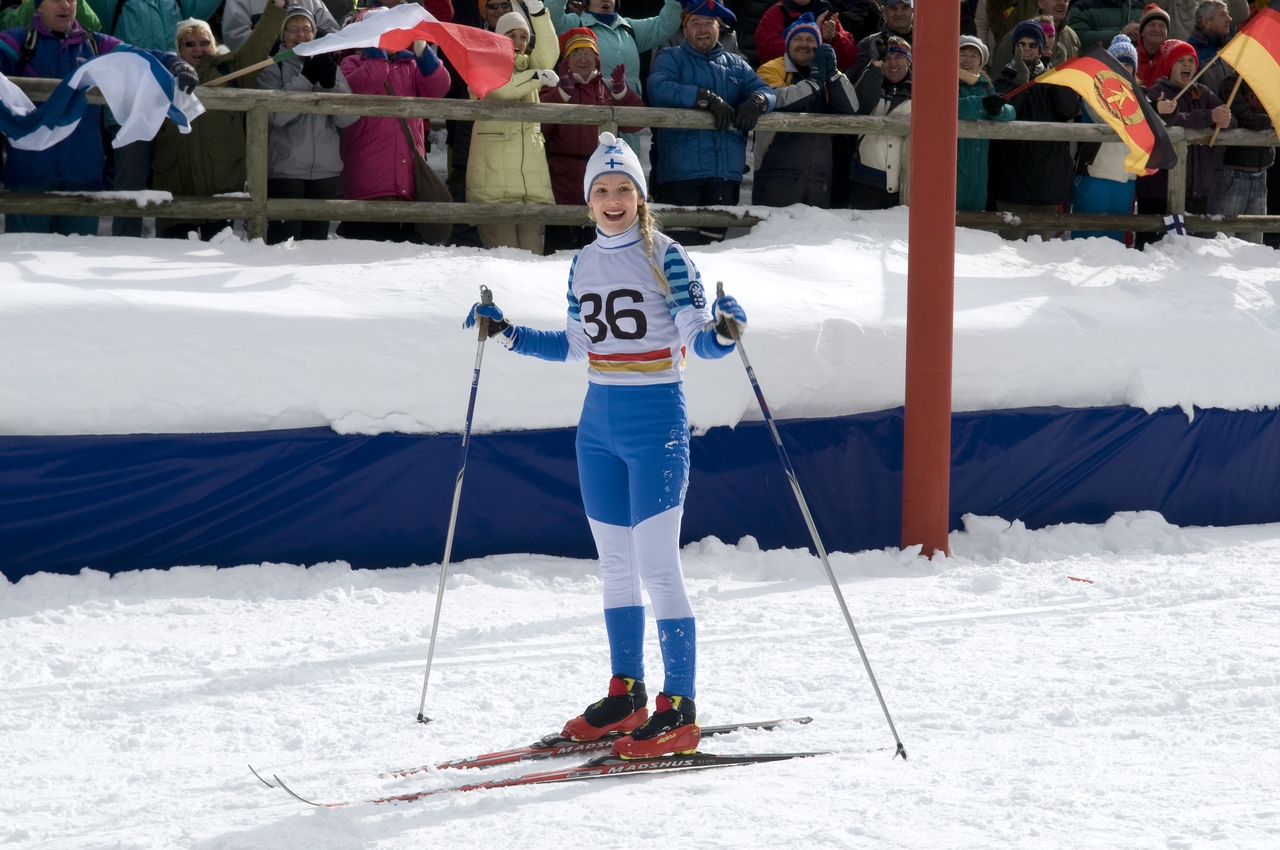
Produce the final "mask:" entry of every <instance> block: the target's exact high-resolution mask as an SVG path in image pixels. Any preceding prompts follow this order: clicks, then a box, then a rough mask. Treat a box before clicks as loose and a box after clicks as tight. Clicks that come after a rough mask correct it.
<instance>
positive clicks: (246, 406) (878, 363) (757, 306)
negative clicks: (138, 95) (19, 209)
mask: <svg viewBox="0 0 1280 850" xmlns="http://www.w3.org/2000/svg"><path fill="white" fill-rule="evenodd" d="M906 222H907V213H906V211H905V210H890V211H886V212H873V213H864V212H857V213H854V212H849V211H832V212H824V211H820V210H812V209H803V208H794V209H788V210H782V211H776V212H774V214H773V215H772V216H771V217H770V219H769V220H768V221H767V222H765V223H764V224H761V225H760V226H758V227H756V228H755V230H754V231H753V232H752V233H751V234H750V235H749V236H747V237H745V238H742V239H737V240H733V241H731V242H730V243H728V244H723V245H719V246H713V247H709V248H702V249H697V250H694V251H693V252H692V254H693V257H694V259H695V261H696V262H697V264H698V266H699V268H700V269H701V271H702V275H703V277H704V279H705V280H706V281H707V283H708V285H709V286H712V285H714V284H715V282H716V281H718V280H723V281H725V283H726V285H727V287H728V289H729V291H731V292H732V293H733V294H735V295H736V296H737V297H738V298H739V299H740V300H741V301H742V302H743V303H744V305H745V306H746V309H747V312H748V313H749V315H750V317H751V330H750V333H749V335H748V337H747V342H748V346H749V350H750V353H751V356H752V360H753V364H754V365H755V367H756V370H757V372H758V374H759V376H760V379H761V381H762V383H763V385H764V388H765V391H766V392H767V393H768V396H769V401H770V404H771V406H772V407H773V409H774V411H775V412H776V413H777V415H779V416H781V417H786V418H796V417H816V416H830V415H842V414H850V413H858V412H864V411H871V410H880V409H885V408H891V407H894V406H897V405H900V404H901V403H902V399H903V386H902V384H903V370H904V348H903V346H904V328H905V310H906V239H905V237H906V229H907V228H906ZM0 257H2V259H0V433H6V434H33V435H42V434H76V433H138V432H143V433H146V432H203V431H239V430H258V429H276V428H290V427H305V426H325V425H328V426H332V427H333V428H334V429H336V430H337V431H339V432H343V433H377V432H380V431H387V430H394V431H405V432H424V431H426V432H441V431H458V430H460V429H461V425H462V416H463V412H464V410H465V408H466V395H467V391H468V389H469V380H470V375H471V367H472V365H473V360H474V347H473V346H474V338H473V337H472V336H471V334H469V333H466V332H463V331H462V329H461V328H460V324H461V317H462V316H463V315H464V314H465V313H466V310H467V307H468V306H469V305H470V304H471V303H472V302H473V301H474V300H475V299H476V296H477V291H476V287H477V285H478V284H480V283H484V284H487V285H489V286H490V287H491V288H492V289H493V290H494V292H495V294H496V297H497V301H498V303H499V304H500V305H501V306H502V307H503V308H504V309H505V310H506V311H507V312H508V314H509V315H510V316H511V317H512V318H514V319H516V320H517V321H519V322H523V323H527V324H531V325H534V326H538V327H543V328H557V327H562V326H563V322H564V309H565V304H564V290H565V279H566V275H567V272H568V267H569V261H570V255H569V254H568V253H561V254H559V255H557V256H555V257H546V258H536V257H532V256H530V255H528V254H526V253H521V252H517V251H514V250H508V249H502V250H495V251H479V250H473V249H431V248H418V247H413V246H396V245H386V244H380V243H370V242H363V243H362V242H349V241H343V240H331V241H329V242H325V243H318V244H317V243H305V244H299V245H293V244H289V245H282V246H275V247H267V246H264V245H262V244H249V243H244V242H241V241H238V240H235V239H225V240H220V241H218V242H217V243H216V244H210V243H200V244H195V243H191V242H187V241H170V240H147V241H145V242H144V241H137V240H125V239H113V238H80V237H71V238H68V237H59V236H33V235H21V234H11V235H3V236H0ZM1276 258H1277V254H1276V252H1275V251H1273V250H1272V249H1269V248H1265V247H1262V246H1258V245H1252V244H1249V243H1245V242H1240V241H1236V240H1229V239H1226V238H1222V239H1217V240H1202V239H1192V238H1187V239H1178V240H1167V244H1161V245H1159V246H1156V247H1153V248H1149V249H1148V250H1147V251H1146V252H1145V253H1138V252H1134V251H1126V250H1124V249H1123V248H1122V247H1121V246H1120V245H1118V244H1117V243H1115V242H1112V241H1110V240H1106V239H1092V240H1087V241H1076V242H1050V243H1043V244H1042V243H1038V242H1032V243H1027V244H1024V243H1010V242H1004V241H1002V240H1001V239H1000V238H999V237H997V236H996V235H994V234H989V233H983V232H978V231H959V232H958V234H957V249H956V275H957V278H956V281H957V285H956V342H955V390H954V400H955V408H956V409H957V410H982V409H995V408H1011V407H1024V406H1033V405H1063V406H1068V407H1082V406H1093V405H1113V404H1130V405H1135V406H1138V407H1142V408H1144V409H1146V410H1149V411H1150V410H1155V409H1157V408H1160V407H1169V406H1181V407H1183V408H1184V409H1185V410H1187V412H1188V415H1192V412H1193V408H1194V407H1196V406H1199V407H1220V408H1228V409H1254V408H1259V407H1273V406H1276V405H1280V373H1277V371H1276V369H1275V368H1274V364H1275V363H1276V362H1280V333H1278V327H1280V312H1278V311H1277V307H1276V295H1277V293H1278V292H1280V264H1278V263H1277V261H1276ZM583 371H584V367H583V366H581V365H580V364H574V365H565V366H560V365H555V364H548V363H544V362H541V361H536V360H532V359H527V358H521V357H516V356H513V355H511V354H509V353H507V352H503V351H490V352H489V356H488V357H486V360H485V368H484V376H483V379H482V382H481V392H480V399H479V403H478V407H477V410H476V424H477V427H478V428H479V429H480V430H481V431H495V430H518V429H524V428H550V427H562V426H568V425H572V424H574V423H575V422H576V419H577V413H578V409H579V407H580V403H581V399H582V396H583V393H584V392H585V383H586V382H585V378H584V375H583ZM686 375H687V381H688V389H689V397H690V416H691V419H692V421H693V423H694V425H695V426H696V427H698V428H708V427H711V426H716V425H733V424H736V423H737V422H739V421H741V420H742V419H750V418H754V417H756V416H758V412H757V410H756V407H755V402H754V400H753V397H752V395H751V393H750V389H749V387H748V384H747V381H746V379H745V377H744V376H743V375H742V369H741V364H740V363H739V362H738V361H737V359H736V358H727V359H725V360H722V361H717V362H713V363H707V362H701V361H698V360H696V359H691V360H690V364H689V369H688V372H687V373H686Z"/></svg>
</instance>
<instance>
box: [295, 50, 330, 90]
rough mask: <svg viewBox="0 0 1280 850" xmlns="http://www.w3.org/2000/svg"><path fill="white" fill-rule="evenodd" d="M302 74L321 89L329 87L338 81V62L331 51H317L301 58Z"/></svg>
mask: <svg viewBox="0 0 1280 850" xmlns="http://www.w3.org/2000/svg"><path fill="white" fill-rule="evenodd" d="M302 76H304V77H306V78H307V79H308V80H310V81H311V83H312V84H313V85H314V84H317V83H318V84H319V85H320V88H322V89H331V88H333V86H334V84H335V83H337V81H338V63H337V60H335V59H334V58H333V54H332V53H317V54H316V55H315V56H308V57H307V58H306V59H304V60H302Z"/></svg>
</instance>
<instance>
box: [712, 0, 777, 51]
mask: <svg viewBox="0 0 1280 850" xmlns="http://www.w3.org/2000/svg"><path fill="white" fill-rule="evenodd" d="M777 2H778V0H729V2H728V3H726V4H725V5H726V6H728V7H729V9H730V11H732V12H733V14H735V15H737V16H738V20H737V22H736V23H735V24H734V25H733V31H734V32H735V33H737V36H738V51H739V52H740V53H742V55H743V56H745V57H747V61H748V62H750V63H751V67H752V68H754V67H756V65H758V64H759V63H758V62H757V61H756V27H758V26H760V19H761V18H763V17H764V13H765V12H767V11H769V9H770V7H772V6H773V5H774V4H776V3H777Z"/></svg>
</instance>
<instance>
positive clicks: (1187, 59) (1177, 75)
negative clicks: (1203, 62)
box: [1169, 56, 1196, 86]
mask: <svg viewBox="0 0 1280 850" xmlns="http://www.w3.org/2000/svg"><path fill="white" fill-rule="evenodd" d="M1195 75H1196V57H1194V56H1179V57H1178V58H1177V60H1176V61H1175V62H1174V63H1173V67H1172V68H1170V69H1169V79H1170V80H1172V81H1173V82H1175V83H1177V84H1178V85H1179V86H1185V85H1186V84H1187V83H1189V82H1191V78H1192V77H1194V76H1195Z"/></svg>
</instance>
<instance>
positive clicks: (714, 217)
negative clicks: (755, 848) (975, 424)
mask: <svg viewBox="0 0 1280 850" xmlns="http://www.w3.org/2000/svg"><path fill="white" fill-rule="evenodd" d="M13 82H14V83H16V84H17V85H18V86H19V87H20V88H21V89H22V90H23V91H25V92H26V93H27V96H28V97H30V98H31V99H32V100H35V101H40V100H45V99H47V98H48V96H49V94H50V93H51V92H52V91H53V89H54V87H55V86H56V85H57V81H56V80H41V79H29V78H15V79H13ZM197 94H198V96H199V97H200V101H201V102H202V103H203V104H204V106H205V108H206V109H209V110H222V111H234V112H244V113H246V121H245V135H246V150H245V159H246V171H247V178H248V179H247V189H248V195H249V197H248V198H243V199H240V198H175V199H174V200H173V201H169V202H164V203H158V204H151V205H148V206H147V207H145V208H139V207H138V206H137V205H136V204H135V203H134V202H133V201H127V200H125V201H122V200H112V199H104V198H99V197H94V196H92V195H59V194H18V193H10V192H0V213H25V214H45V215H86V216H95V215H96V216H119V217H129V216H133V217H138V216H148V217H150V216H157V217H160V218H179V219H181V218H188V219H190V218H210V219H221V218H239V219H245V220H247V222H248V225H249V226H248V233H249V236H250V237H251V238H255V237H264V236H265V235H266V224H267V220H268V219H299V220H313V221H326V220H328V221H342V220H346V221H404V222H465V223H470V224H484V223H504V224H517V223H537V224H586V223H587V215H586V212H587V208H586V207H585V206H542V205H531V204H526V205H520V204H437V203H420V202H399V201H348V200H335V201H316V200H292V199H282V198H277V199H272V198H268V197H267V134H268V130H267V114H268V113H269V112H295V113H313V114H325V115H366V116H389V117H404V118H434V119H447V120H458V121H477V120H489V121H494V120H507V121H526V122H540V123H546V124H589V125H596V126H598V127H600V129H601V130H602V131H603V130H610V131H614V132H616V131H617V128H618V126H619V123H620V122H622V123H625V124H626V125H629V126H646V127H656V128H668V129H670V128H684V129H706V130H710V129H712V128H713V120H712V118H711V116H710V115H709V114H708V113H706V112H701V111H698V110H686V109H659V108H654V107H613V106H586V105H577V104H533V103H504V102H496V101H495V102H487V101H463V100H443V99H436V98H416V97H382V96H374V95H356V94H325V93H320V92H281V91H272V90H267V89H234V88H206V87H201V88H200V89H198V90H197ZM90 101H91V102H93V103H102V102H103V101H102V98H101V97H100V96H99V95H98V93H97V92H96V90H95V91H93V92H91V94H90ZM757 126H758V128H759V129H760V130H773V131H777V132H782V133H844V134H854V135H892V136H902V137H904V147H905V150H904V156H903V169H902V170H903V173H902V189H901V193H900V194H901V198H902V201H903V203H908V202H909V196H910V171H909V160H910V155H909V154H910V143H911V141H912V140H911V125H910V121H909V119H904V118H897V117H871V116H864V115H826V114H823V115H818V114H808V113H772V114H769V115H764V116H762V117H761V118H760V123H759V124H758V125H757ZM957 132H958V135H959V137H960V138H967V139H974V138H978V139H1013V140H1023V141H1117V140H1118V138H1119V137H1118V136H1116V134H1115V133H1114V132H1113V131H1112V130H1111V128H1109V127H1106V126H1105V125H1100V124H1059V123H1040V122H1028V121H1010V122H1006V123H998V122H994V121H961V122H959V124H958V126H957ZM1210 135H1211V132H1210V131H1207V130H1203V131H1185V130H1184V129H1183V128H1181V127H1171V128H1169V137H1170V140H1171V141H1172V142H1173V144H1174V147H1175V148H1176V149H1177V151H1178V166H1177V167H1176V168H1173V169H1171V170H1170V172H1169V206H1170V209H1171V210H1172V211H1174V212H1177V213H1183V212H1185V210H1186V198H1185V195H1186V160H1187V148H1188V146H1189V145H1200V144H1207V143H1208V141H1209V137H1210ZM1217 144H1219V145H1229V146H1248V147H1269V146H1274V145H1276V144H1277V137H1276V133H1275V132H1274V131H1268V132H1265V133H1260V132H1254V131H1249V130H1227V131H1224V132H1222V133H1221V134H1220V135H1219V137H1218V142H1217ZM757 212H763V210H757ZM662 219H663V221H664V222H665V223H666V224H668V225H676V226H702V227H733V226H738V227H749V226H751V225H753V224H756V223H758V222H759V221H761V220H762V219H761V218H760V216H758V215H752V214H751V213H744V212H736V211H731V210H725V209H698V208H687V207H684V208H682V207H666V208H662ZM1018 219H1019V221H1018V223H1017V224H1012V223H1010V220H1009V219H1008V218H1006V217H1005V216H1003V215H1002V214H1000V213H958V214H957V223H958V224H960V225H961V226H964V227H974V228H980V229H986V230H998V229H1005V228H1010V227H1021V228H1029V229H1048V228H1052V229H1055V230H1070V229H1073V228H1074V229H1076V230H1134V229H1138V230H1159V229H1163V226H1164V225H1163V221H1162V220H1161V217H1160V216H1103V215H1089V216H1082V215H1078V214H1072V213H1063V214H1035V215H1022V216H1019V217H1018ZM1188 229H1190V230H1198V229H1203V230H1206V231H1212V230H1226V231H1232V230H1241V231H1271V232H1274V231H1280V216H1240V217H1238V218H1235V217H1228V218H1223V219H1220V220H1219V219H1214V220H1210V219H1207V218H1205V217H1199V216H1192V217H1190V218H1189V219H1188Z"/></svg>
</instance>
